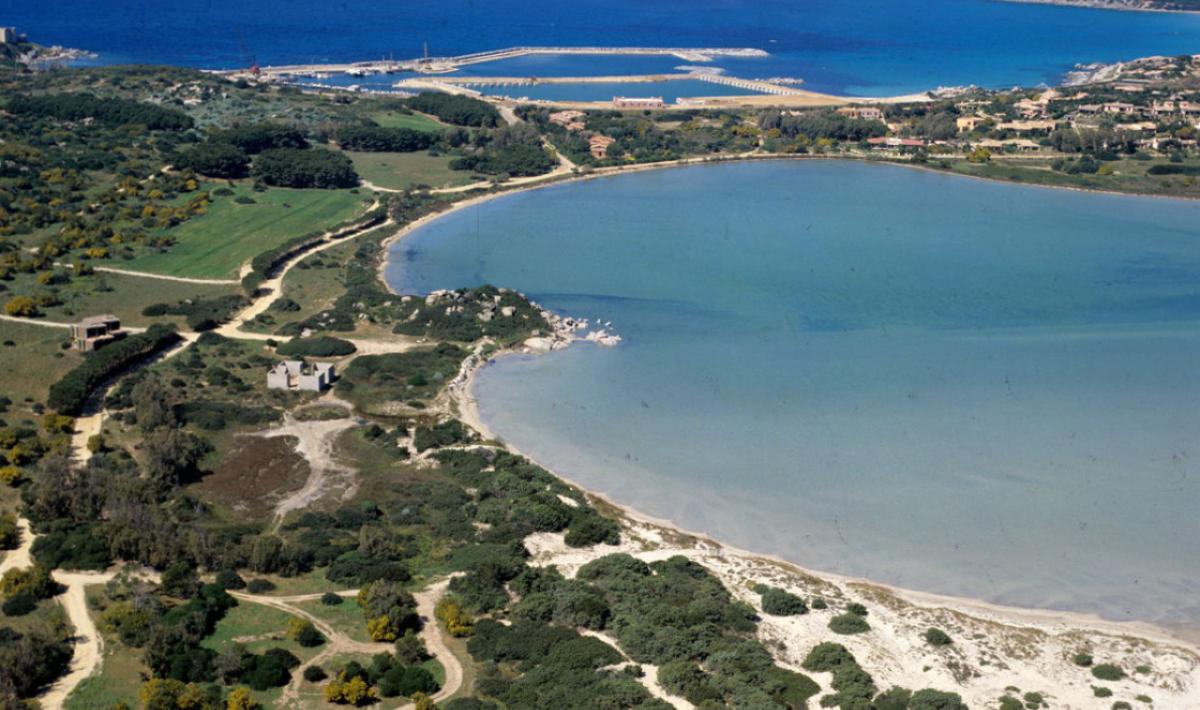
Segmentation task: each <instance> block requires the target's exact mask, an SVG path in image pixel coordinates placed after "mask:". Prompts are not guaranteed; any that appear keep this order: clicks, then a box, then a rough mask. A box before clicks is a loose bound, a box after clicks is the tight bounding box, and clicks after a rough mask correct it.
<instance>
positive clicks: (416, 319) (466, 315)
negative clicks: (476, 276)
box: [394, 286, 550, 343]
mask: <svg viewBox="0 0 1200 710" xmlns="http://www.w3.org/2000/svg"><path fill="white" fill-rule="evenodd" d="M411 308H412V310H411V311H410V312H409V313H408V314H407V315H402V316H401V317H400V319H399V320H400V322H399V323H397V324H396V326H395V328H394V331H395V332H397V333H402V334H404V335H419V336H423V337H427V338H436V339H438V340H456V341H462V342H470V341H473V340H477V339H479V338H484V337H489V338H494V339H496V340H498V341H500V342H502V343H509V342H512V341H514V340H516V339H519V338H523V337H526V336H527V335H528V334H529V333H530V332H531V330H534V329H539V330H543V331H545V330H546V329H548V328H549V327H550V324H549V323H548V322H547V321H546V318H545V316H544V315H542V313H541V311H539V310H538V309H537V308H535V307H534V306H533V305H532V304H530V302H529V300H528V299H526V298H524V297H522V296H521V295H520V294H518V293H516V292H515V291H510V290H508V289H498V288H496V287H494V286H480V287H478V288H473V289H459V290H457V291H452V292H446V293H442V294H441V295H438V296H430V297H428V298H426V299H425V300H423V301H415V302H414V303H413V304H412V305H411ZM401 310H404V309H403V308H402V309H401Z"/></svg>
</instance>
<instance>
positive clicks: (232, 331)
mask: <svg viewBox="0 0 1200 710" xmlns="http://www.w3.org/2000/svg"><path fill="white" fill-rule="evenodd" d="M378 206H379V203H378V202H376V203H375V204H373V205H371V207H370V208H368V210H367V211H368V212H369V211H371V210H373V209H375V208H376V207H378ZM395 223H396V222H395V220H393V219H392V218H391V217H390V216H389V217H388V218H387V219H386V220H384V221H383V222H381V223H380V224H376V225H374V226H371V227H363V228H361V229H356V230H354V231H352V232H349V233H347V234H344V235H342V236H341V237H338V238H337V239H333V238H332V235H331V234H329V233H327V234H326V237H325V239H326V241H324V242H321V243H320V244H318V245H316V246H314V247H312V248H311V249H307V250H305V251H304V252H303V253H300V254H297V255H296V256H295V257H293V258H292V259H291V260H290V261H288V262H287V263H286V264H284V265H283V267H282V268H280V269H279V272H278V273H277V274H275V276H273V277H271V278H269V279H267V280H265V281H263V282H262V283H260V284H259V285H258V290H259V291H260V292H261V293H262V295H261V296H258V297H257V298H254V299H252V300H251V301H250V305H248V306H246V307H245V308H244V309H242V311H241V312H240V313H238V314H237V315H235V316H234V317H233V318H232V319H231V320H230V321H229V322H228V323H225V324H224V325H222V326H221V327H220V328H217V331H216V332H217V333H219V334H221V335H224V336H225V337H227V338H243V339H251V340H267V339H269V338H272V337H275V336H271V335H263V334H260V333H243V332H242V330H241V328H242V326H243V325H245V324H246V323H248V322H250V321H252V320H254V319H255V318H257V317H258V316H259V315H261V314H262V313H264V312H266V310H267V308H269V307H270V305H271V303H273V302H274V301H275V299H276V298H279V296H281V295H283V280H284V278H285V277H287V274H288V272H289V271H291V270H292V267H294V266H295V265H296V264H298V263H300V262H301V261H303V260H304V259H306V258H308V257H310V256H312V255H313V254H318V253H320V252H323V251H325V250H326V249H331V248H333V247H335V246H337V245H339V244H343V243H345V242H346V241H347V240H349V239H353V238H355V237H357V236H359V235H360V234H365V233H366V232H369V231H372V230H374V229H384V228H386V227H389V226H392V225H394V224H395Z"/></svg>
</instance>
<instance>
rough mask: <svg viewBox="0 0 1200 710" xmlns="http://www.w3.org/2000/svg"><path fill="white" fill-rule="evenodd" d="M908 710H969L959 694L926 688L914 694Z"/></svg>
mask: <svg viewBox="0 0 1200 710" xmlns="http://www.w3.org/2000/svg"><path fill="white" fill-rule="evenodd" d="M908 710H967V704H966V703H964V702H963V700H962V696H960V695H959V694H958V693H947V692H944V691H941V690H931V689H929V688H926V689H924V690H918V691H917V692H915V693H913V695H912V699H910V700H909V701H908Z"/></svg>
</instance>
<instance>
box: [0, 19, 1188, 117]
mask: <svg viewBox="0 0 1200 710" xmlns="http://www.w3.org/2000/svg"><path fill="white" fill-rule="evenodd" d="M0 16H2V17H0V20H2V21H3V22H4V23H5V24H6V25H15V26H17V27H18V28H19V29H20V30H21V31H24V32H27V33H29V35H30V36H31V37H32V38H33V39H34V40H35V41H38V42H41V43H43V44H62V45H66V46H72V47H80V48H84V49H91V50H94V51H96V52H99V53H100V55H101V61H103V62H109V63H117V62H143V63H162V64H179V65H186V66H193V67H205V68H230V67H239V66H248V65H249V63H250V61H251V60H252V59H256V60H257V61H258V62H259V63H261V64H286V63H311V62H335V61H354V60H362V59H375V58H380V57H384V56H389V55H394V56H395V57H396V58H407V57H415V56H420V55H421V54H422V52H423V48H424V45H425V43H428V46H429V51H430V53H431V54H433V55H451V54H460V53H466V52H475V51H480V50H486V49H495V48H500V47H508V46H513V45H565V46H580V45H614V46H615V45H624V46H630V45H645V46H655V47H662V46H684V47H695V46H701V47H709V46H717V47H719V46H725V47H756V48H760V49H764V50H766V51H768V52H770V55H771V56H770V57H768V58H763V59H721V60H719V61H718V62H716V65H717V66H720V67H722V68H725V69H727V70H728V71H729V72H730V73H731V74H734V75H736V76H742V77H747V78H766V77H775V76H789V77H799V78H802V79H804V80H805V81H806V84H805V86H806V88H809V89H812V90H815V91H825V92H836V93H849V94H856V95H868V96H887V95H895V94H901V93H908V92H913V91H923V90H927V89H931V88H934V87H937V86H940V85H965V84H976V85H980V86H985V87H1008V86H1012V85H1015V84H1021V85H1036V84H1039V83H1042V82H1046V83H1054V82H1057V81H1058V80H1059V79H1060V78H1061V77H1062V75H1063V73H1064V72H1066V71H1068V70H1070V69H1071V68H1072V67H1073V66H1074V65H1075V64H1076V63H1077V62H1096V61H1105V62H1107V61H1115V60H1121V59H1130V58H1134V57H1139V56H1146V55H1152V54H1178V53H1183V52H1189V53H1194V52H1200V16H1198V15H1180V14H1167V13H1132V12H1114V11H1106V10H1093V9H1083V8H1069V7H1057V6H1049V5H1030V4H1013V3H1006V2H998V1H996V0H926V1H925V2H920V3H914V2H911V1H907V2H901V1H900V0H859V1H858V2H827V1H826V0H802V1H799V2H796V1H793V2H780V3H765V2H759V1H757V0H720V1H718V2H706V3H695V2H685V1H683V0H660V1H657V2H643V1H638V0H603V1H602V2H601V1H599V0H578V1H576V2H561V1H559V0H521V2H514V1H513V0H487V1H486V2H485V1H483V0H471V1H469V2H438V3H433V2H430V3H414V2H389V3H382V2H328V0H260V1H258V2H235V1H233V0H157V1H156V2H147V1H146V0H88V1H87V2H78V1H77V0H38V1H37V2H34V1H32V0H21V1H18V2H15V3H13V2H10V3H7V6H6V7H5V8H4V11H3V12H2V13H0ZM680 63H684V62H681V61H680V60H676V59H674V58H666V59H664V58H646V57H624V58H619V59H613V60H605V61H597V60H595V59H591V58H579V57H559V58H531V59H524V60H516V61H515V62H513V63H511V64H509V65H508V66H505V63H501V64H494V65H482V66H481V67H479V68H476V69H474V70H473V71H479V72H481V73H488V72H494V73H499V74H510V73H516V74H517V75H523V74H525V73H532V72H533V71H534V70H536V71H537V72H539V73H542V74H559V75H570V74H573V73H577V72H580V71H583V72H586V73H590V74H601V73H605V74H607V73H614V72H617V71H620V72H623V73H646V72H652V71H662V70H663V69H664V68H666V69H669V68H671V67H672V66H675V65H677V64H680Z"/></svg>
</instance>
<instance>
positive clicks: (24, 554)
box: [0, 518, 37, 576]
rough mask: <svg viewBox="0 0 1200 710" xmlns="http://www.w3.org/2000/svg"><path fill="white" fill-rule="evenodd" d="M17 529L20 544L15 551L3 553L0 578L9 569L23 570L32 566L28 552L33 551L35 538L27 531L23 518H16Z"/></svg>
mask: <svg viewBox="0 0 1200 710" xmlns="http://www.w3.org/2000/svg"><path fill="white" fill-rule="evenodd" d="M17 527H18V528H19V529H20V530H21V544H20V546H19V547H17V549H15V550H9V551H8V552H7V553H5V555H4V559H3V560H0V576H3V575H4V573H5V572H7V571H9V570H10V569H25V568H26V567H28V566H30V565H32V564H33V555H31V554H30V552H29V551H30V550H31V549H33V539H34V538H35V537H37V536H36V535H34V534H33V530H30V529H29V521H28V520H26V519H25V518H17Z"/></svg>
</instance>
